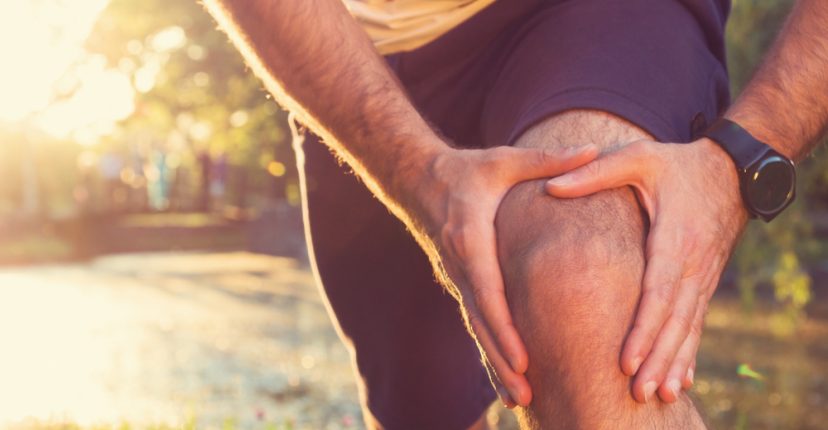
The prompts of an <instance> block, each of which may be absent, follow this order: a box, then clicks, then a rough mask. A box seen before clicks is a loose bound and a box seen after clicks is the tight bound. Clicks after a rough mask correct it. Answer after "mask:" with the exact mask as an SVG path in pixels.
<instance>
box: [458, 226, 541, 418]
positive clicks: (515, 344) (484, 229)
mask: <svg viewBox="0 0 828 430" xmlns="http://www.w3.org/2000/svg"><path fill="white" fill-rule="evenodd" d="M465 228H466V229H467V230H465V231H466V233H465V235H466V238H465V243H466V244H467V247H466V249H465V251H466V256H467V261H466V262H465V263H466V264H465V268H466V273H465V278H466V279H468V280H469V282H470V283H471V290H472V293H473V297H472V299H473V300H474V307H475V308H476V309H477V310H478V311H479V314H480V316H481V317H482V321H481V325H485V327H486V329H487V330H486V334H487V335H488V334H489V333H491V337H492V338H493V339H492V342H491V343H490V345H488V346H487V345H483V346H487V347H488V348H490V349H487V350H486V351H487V352H489V351H490V350H492V349H496V350H497V351H498V352H499V353H500V355H502V356H503V357H506V358H507V359H508V362H506V361H504V363H508V366H509V370H510V373H511V372H514V373H517V374H523V373H525V372H526V368H527V367H528V361H529V359H528V355H527V353H526V348H525V347H524V345H523V341H522V340H521V339H520V335H519V334H518V332H517V329H516V328H515V326H514V323H513V321H512V315H511V312H510V311H509V305H508V303H507V302H506V292H505V290H504V287H503V276H502V274H501V271H500V263H499V261H498V258H497V245H496V238H495V233H494V226H493V225H492V223H490V222H489V223H487V222H485V221H482V220H481V221H477V222H475V223H472V222H470V223H467V224H466V227H465ZM492 364H493V365H495V368H496V370H497V371H498V374H502V373H503V372H504V370H503V369H501V368H499V367H498V366H497V365H496V363H494V362H493V363H492ZM522 379H523V380H524V381H525V378H522ZM504 382H506V381H504ZM506 385H507V387H508V388H509V392H510V393H512V398H513V399H514V400H515V401H516V402H517V403H519V404H521V405H525V404H528V398H529V396H530V395H531V394H530V393H529V392H528V391H529V389H528V388H529V387H528V384H527V383H522V384H509V383H506Z"/></svg>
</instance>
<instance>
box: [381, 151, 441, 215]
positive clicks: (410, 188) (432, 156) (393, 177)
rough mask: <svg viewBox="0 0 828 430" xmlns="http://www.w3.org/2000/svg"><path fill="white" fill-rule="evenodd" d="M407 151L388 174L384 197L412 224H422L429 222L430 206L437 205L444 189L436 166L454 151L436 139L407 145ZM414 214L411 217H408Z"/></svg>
mask: <svg viewBox="0 0 828 430" xmlns="http://www.w3.org/2000/svg"><path fill="white" fill-rule="evenodd" d="M409 146H410V148H409V149H408V150H406V151H405V152H401V154H404V156H402V157H399V159H397V160H395V162H394V163H389V164H391V165H393V167H392V169H391V170H392V171H390V172H389V178H390V180H389V181H388V184H389V186H388V190H387V191H388V193H389V194H390V197H391V198H392V199H393V200H394V201H395V202H396V203H397V204H398V205H399V206H401V207H402V209H403V210H405V211H406V212H408V213H409V215H410V216H413V217H414V218H416V220H413V221H415V222H417V223H422V222H425V221H427V220H425V219H423V218H424V216H425V217H428V218H431V216H430V212H432V206H433V202H435V201H440V200H442V199H443V197H444V195H445V187H443V186H441V181H440V180H439V179H438V174H437V166H438V165H441V164H443V162H442V160H445V159H446V158H448V155H449V154H451V153H453V152H454V151H456V149H454V148H451V147H450V146H449V145H448V144H446V142H444V141H443V140H441V139H439V138H438V137H437V136H436V135H435V136H433V137H429V138H426V139H418V140H417V141H416V142H411V143H410V145H409ZM412 212H414V213H412Z"/></svg>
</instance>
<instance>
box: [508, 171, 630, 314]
mask: <svg viewBox="0 0 828 430" xmlns="http://www.w3.org/2000/svg"><path fill="white" fill-rule="evenodd" d="M542 184H543V182H542V181H536V182H528V183H524V184H520V185H518V186H517V187H515V188H513V189H512V191H511V192H510V193H509V194H508V195H507V196H506V198H505V199H504V201H503V203H502V205H501V208H500V212H499V213H498V218H497V231H498V247H499V250H498V251H499V257H500V261H501V266H502V267H503V274H504V279H505V281H506V288H507V295H508V297H509V303H510V306H512V307H513V308H516V309H513V312H515V313H520V314H523V315H526V316H529V317H530V319H532V320H535V321H534V322H539V321H538V320H542V319H545V318H547V317H552V316H553V313H552V312H551V311H550V310H551V309H555V310H556V312H554V317H555V318H556V320H557V321H560V319H561V318H572V319H576V320H578V319H582V318H583V319H586V320H595V318H594V317H593V315H594V314H595V313H596V312H609V311H611V310H612V307H614V306H617V305H618V301H619V300H622V301H629V299H628V298H629V297H631V298H632V299H636V298H637V295H638V290H637V289H638V288H639V285H640V279H641V276H642V274H643V266H644V255H643V242H644V221H643V218H642V216H641V213H640V210H639V207H638V205H637V203H636V201H635V197H634V196H633V194H632V192H631V191H629V190H626V189H623V190H621V189H619V190H613V191H608V192H602V193H599V194H596V195H594V196H590V197H587V198H583V199H577V200H557V199H554V198H552V197H549V196H548V195H546V194H545V193H544V191H543V189H542ZM633 288H635V289H636V290H635V291H632V290H631V289H633Z"/></svg>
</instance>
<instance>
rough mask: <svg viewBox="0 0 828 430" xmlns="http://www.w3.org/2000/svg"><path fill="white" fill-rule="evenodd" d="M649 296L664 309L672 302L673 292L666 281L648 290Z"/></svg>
mask: <svg viewBox="0 0 828 430" xmlns="http://www.w3.org/2000/svg"><path fill="white" fill-rule="evenodd" d="M649 293H650V297H651V298H652V299H653V301H654V302H655V304H656V306H658V307H659V308H660V309H665V308H667V307H669V306H670V305H671V304H672V303H673V298H674V297H675V292H674V291H673V288H672V286H671V285H670V284H668V283H663V284H661V285H660V286H658V287H653V288H652V289H651V290H650V292H649Z"/></svg>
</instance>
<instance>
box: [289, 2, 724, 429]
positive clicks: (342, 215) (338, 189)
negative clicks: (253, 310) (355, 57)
mask: <svg viewBox="0 0 828 430" xmlns="http://www.w3.org/2000/svg"><path fill="white" fill-rule="evenodd" d="M727 13H728V5H727V3H726V2H725V1H722V0H719V1H717V0H683V1H680V0H623V1H621V0H558V1H539V0H499V1H496V2H495V3H493V4H492V5H491V6H489V7H488V8H486V9H484V10H483V11H481V12H480V13H478V14H477V15H475V16H474V17H472V18H471V19H470V20H468V21H466V22H465V23H463V24H462V25H460V26H459V27H457V28H455V29H453V30H452V31H450V32H449V33H447V34H445V35H443V36H442V37H440V38H439V39H437V40H436V41H434V42H432V43H430V44H428V45H426V46H424V47H422V48H419V49H417V50H415V51H411V52H406V53H400V54H394V55H391V56H389V57H388V58H387V59H388V63H389V65H390V66H391V68H392V69H393V70H394V72H395V73H396V74H397V75H398V77H399V79H400V81H401V82H402V83H403V85H404V86H405V88H406V90H407V92H408V94H409V96H410V98H411V100H412V101H413V103H414V104H415V106H416V107H417V108H418V109H419V111H420V112H421V113H422V114H423V116H424V117H425V118H426V119H427V120H428V121H429V122H430V123H431V124H433V125H434V126H435V127H436V128H438V129H439V131H440V133H441V134H442V135H444V136H446V137H447V138H448V139H450V140H451V141H452V142H453V143H454V144H455V145H458V146H461V147H468V148H479V147H493V146H499V145H510V144H512V143H513V142H514V141H515V140H516V139H517V138H518V137H519V136H520V134H521V133H522V132H524V131H525V130H526V129H527V128H529V127H531V126H532V125H533V124H536V123H538V122H539V121H542V120H543V119H544V118H547V117H549V116H551V115H555V114H557V113H560V112H562V111H566V110H569V109H584V108H586V109H598V110H602V111H607V112H610V113H612V114H615V115H618V116H620V117H623V118H625V119H627V120H629V121H630V122H632V123H634V124H636V125H638V126H640V127H642V128H643V129H645V130H646V131H648V132H649V133H650V134H652V135H653V136H655V138H656V139H657V140H659V141H664V142H688V141H691V140H692V139H693V138H694V137H695V136H697V135H698V134H699V133H700V132H701V131H702V130H703V129H704V128H705V127H706V125H707V124H708V123H709V122H711V121H712V120H714V119H715V118H716V117H717V116H718V115H719V114H720V113H721V112H722V110H723V109H724V108H725V107H726V106H727V104H728V102H729V95H728V80H727V71H726V68H725V65H724V43H723V26H724V21H725V19H726V16H727ZM297 149H298V150H299V151H300V152H304V157H302V156H300V157H299V159H300V160H302V159H304V162H303V164H304V166H300V168H303V169H304V175H303V181H304V188H303V189H304V198H305V201H304V203H305V205H306V209H307V212H306V220H305V221H306V226H307V229H306V230H307V232H308V235H309V236H308V244H309V245H310V246H311V248H312V257H313V259H314V261H315V267H316V270H317V271H318V276H319V278H320V280H321V282H322V286H323V289H324V292H325V295H326V296H327V300H328V302H329V304H330V309H331V310H332V317H333V319H334V321H335V324H336V325H337V327H338V328H339V330H340V333H341V334H342V336H343V339H344V341H345V343H346V344H347V345H348V346H349V347H351V348H352V351H353V356H354V359H355V364H356V368H357V371H358V374H359V377H360V378H361V384H362V385H361V387H362V388H363V391H362V394H363V396H364V399H363V400H364V401H365V403H366V404H367V407H368V408H369V409H370V411H371V414H372V415H373V416H374V417H375V418H376V419H377V420H379V422H380V423H381V424H382V425H383V426H384V427H385V428H387V429H390V430H395V429H417V430H422V429H429V430H440V429H451V430H454V429H464V428H466V427H467V426H469V425H471V424H472V423H474V422H475V421H476V420H477V419H478V418H479V417H480V416H481V415H482V414H483V413H484V412H485V410H486V408H487V407H488V406H489V405H490V404H491V403H492V401H494V400H495V392H494V390H493V389H492V387H491V384H490V382H489V380H488V377H487V374H486V372H485V369H484V368H483V366H482V365H481V360H480V355H479V353H478V350H477V347H476V345H475V343H474V342H473V341H472V339H471V338H470V336H469V335H468V334H467V332H466V330H465V327H464V325H463V323H462V320H461V316H460V314H459V312H458V304H457V303H456V302H455V301H454V299H452V297H451V296H450V295H448V294H447V293H446V292H444V290H443V289H442V288H441V286H440V285H438V284H437V283H436V282H435V278H434V276H433V274H432V269H431V266H430V265H429V261H428V259H427V258H426V256H425V254H424V253H423V251H422V250H421V249H420V248H419V247H418V245H417V244H416V243H415V241H414V239H413V238H412V237H411V236H410V235H409V233H408V232H406V229H405V227H404V226H403V224H402V223H401V222H399V221H398V220H397V219H396V218H395V217H394V216H392V215H391V214H390V213H389V211H388V210H387V209H386V208H385V207H384V206H383V205H382V204H381V203H380V202H379V201H378V200H377V199H375V198H374V197H373V196H372V195H371V193H370V192H369V191H368V190H367V189H366V188H365V186H364V185H363V184H361V183H360V182H359V181H358V180H357V179H356V178H355V177H354V176H353V175H352V174H351V173H349V172H350V169H349V168H348V167H347V166H342V165H340V164H338V163H337V161H336V160H335V159H334V157H333V156H332V155H331V154H330V152H329V150H328V149H327V148H326V147H325V146H324V145H322V144H320V143H319V142H318V139H316V138H314V137H313V136H307V137H306V139H305V141H304V144H303V145H301V147H299V148H297ZM300 155H301V154H300Z"/></svg>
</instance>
